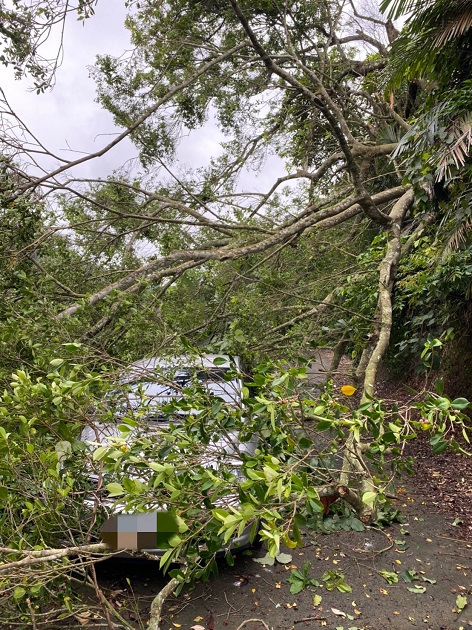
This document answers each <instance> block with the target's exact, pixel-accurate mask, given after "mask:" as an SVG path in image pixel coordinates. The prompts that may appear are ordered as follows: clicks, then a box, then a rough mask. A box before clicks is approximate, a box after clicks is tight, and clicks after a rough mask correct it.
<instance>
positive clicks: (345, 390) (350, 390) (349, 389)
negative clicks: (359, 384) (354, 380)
mask: <svg viewBox="0 0 472 630" xmlns="http://www.w3.org/2000/svg"><path fill="white" fill-rule="evenodd" d="M341 393H342V394H344V395H345V396H352V395H353V394H355V393H356V388H355V387H353V386H352V385H343V386H342V387H341Z"/></svg>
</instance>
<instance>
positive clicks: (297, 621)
mask: <svg viewBox="0 0 472 630" xmlns="http://www.w3.org/2000/svg"><path fill="white" fill-rule="evenodd" d="M326 619H327V617H318V616H316V617H303V619H295V621H294V622H293V625H295V624H296V623H303V622H304V621H325V620H326Z"/></svg>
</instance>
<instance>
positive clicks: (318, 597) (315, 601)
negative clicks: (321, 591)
mask: <svg viewBox="0 0 472 630" xmlns="http://www.w3.org/2000/svg"><path fill="white" fill-rule="evenodd" d="M322 599H323V598H322V597H321V595H313V606H319V605H320V604H321V600H322Z"/></svg>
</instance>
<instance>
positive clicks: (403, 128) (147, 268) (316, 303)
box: [0, 0, 472, 628]
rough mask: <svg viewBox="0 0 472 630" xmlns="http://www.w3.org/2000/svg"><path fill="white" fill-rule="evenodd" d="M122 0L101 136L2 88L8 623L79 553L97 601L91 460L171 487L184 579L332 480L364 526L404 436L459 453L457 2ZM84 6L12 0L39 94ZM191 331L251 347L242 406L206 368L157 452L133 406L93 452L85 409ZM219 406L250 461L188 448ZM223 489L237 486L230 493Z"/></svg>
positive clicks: (241, 351) (74, 602)
mask: <svg viewBox="0 0 472 630" xmlns="http://www.w3.org/2000/svg"><path fill="white" fill-rule="evenodd" d="M125 4H126V10H127V11H128V16H127V19H126V28H127V29H128V30H129V33H130V38H131V42H132V49H131V50H128V51H127V52H123V55H121V56H119V57H114V56H111V55H101V56H98V57H97V59H96V63H95V66H94V67H93V68H92V69H91V76H92V78H93V80H94V82H95V85H96V98H97V103H98V104H99V106H100V107H101V108H103V110H105V111H107V112H109V113H110V114H111V115H112V117H113V120H114V122H115V125H116V128H117V129H118V131H117V133H116V134H115V135H114V136H112V139H111V140H110V139H109V140H104V139H103V138H101V139H100V141H102V140H103V143H102V144H101V145H100V148H99V149H97V150H96V151H95V152H94V153H90V154H87V155H80V157H78V158H76V159H73V160H67V159H64V158H63V157H62V155H61V156H58V155H55V154H54V153H53V152H51V151H50V150H48V148H47V146H46V145H45V144H43V141H41V140H39V139H38V134H37V132H36V130H34V129H31V128H30V127H28V126H27V125H26V124H25V123H23V122H22V120H21V118H20V116H19V114H18V113H17V112H15V111H14V109H13V108H12V107H11V106H10V104H9V101H8V94H7V93H5V92H3V91H1V92H0V101H1V118H0V119H1V131H0V138H1V158H0V202H1V206H0V208H1V221H0V246H1V251H2V256H1V257H0V282H1V285H2V293H1V300H0V314H1V317H0V380H1V381H2V387H1V391H2V392H3V393H2V394H1V396H0V398H1V400H0V418H1V425H0V454H1V457H0V459H1V461H0V496H1V499H2V502H3V509H2V511H1V512H0V541H1V547H2V548H1V550H0V551H1V553H2V554H3V556H4V557H3V559H2V566H0V574H1V575H2V577H1V584H2V591H1V595H0V598H1V601H2V612H1V613H0V619H1V621H0V622H1V623H4V624H7V623H8V622H9V621H10V620H12V619H18V618H20V617H21V620H22V623H24V627H32V626H31V625H29V624H31V620H32V619H33V625H34V624H36V625H34V627H38V628H39V627H48V625H47V624H48V623H52V621H51V620H52V619H57V618H58V616H60V615H63V616H64V618H66V617H67V616H68V615H72V613H73V611H74V610H75V607H79V606H80V597H79V595H77V593H76V592H75V591H74V579H75V580H77V574H78V573H80V572H82V573H83V575H84V576H85V577H84V578H83V579H84V580H86V581H87V580H88V584H89V586H90V587H91V589H92V590H94V589H95V591H96V592H97V597H98V600H99V601H100V594H99V586H98V584H97V582H96V579H95V577H94V573H93V565H94V562H96V561H97V560H98V559H99V558H100V557H101V554H103V553H107V549H106V547H105V545H104V544H102V543H100V542H96V541H97V527H98V525H100V518H101V516H100V511H99V510H98V509H95V510H94V511H93V514H92V515H90V513H88V512H87V510H88V509H89V508H88V507H87V505H86V502H84V496H86V494H87V492H89V491H90V489H89V488H87V484H89V483H90V477H89V476H87V471H89V470H90V467H91V466H92V467H93V468H94V470H96V472H97V474H98V475H99V478H100V480H101V479H102V476H103V479H104V481H103V487H104V488H105V487H106V488H108V492H109V495H110V496H111V497H118V499H119V501H121V502H124V504H125V505H126V507H127V509H128V510H135V511H140V510H141V511H142V510H144V509H145V508H147V507H148V506H150V505H151V506H154V507H159V506H162V505H163V504H165V505H167V502H168V501H169V500H170V499H171V501H172V505H173V506H174V508H175V514H176V515H177V517H178V519H179V536H177V537H176V540H175V541H174V544H173V545H172V546H171V548H170V550H169V551H168V553H166V554H165V556H164V557H163V558H162V560H161V564H162V566H163V567H164V568H166V569H167V568H169V567H170V565H171V562H175V561H177V562H181V561H182V562H183V560H182V559H184V558H185V563H184V564H185V567H184V564H182V567H184V568H181V569H179V570H178V571H177V572H176V573H174V574H173V580H174V582H175V584H182V583H184V582H189V581H192V580H195V579H199V578H201V577H207V576H209V575H211V573H212V571H214V557H215V553H216V551H217V550H219V549H221V548H227V549H229V545H230V544H231V540H232V539H233V538H234V537H236V536H237V535H238V532H239V533H240V532H241V531H242V530H243V528H245V527H248V526H251V525H252V524H255V525H257V527H258V528H259V537H260V538H261V539H262V540H264V541H265V542H266V544H267V546H268V550H269V553H271V554H272V555H275V554H277V553H278V551H279V547H280V543H281V542H284V543H285V544H286V545H288V546H289V547H290V546H292V547H295V546H296V545H297V544H298V542H299V541H300V529H302V528H304V527H309V526H313V527H316V523H317V522H319V516H320V514H322V513H323V511H324V509H325V506H326V501H324V502H323V497H326V496H329V497H334V498H339V497H340V498H342V499H343V500H344V503H345V504H346V509H348V510H350V514H351V516H350V518H351V519H354V520H353V521H352V522H353V523H354V524H355V523H359V522H360V523H366V522H375V520H376V519H377V518H378V515H379V512H385V510H386V509H387V503H388V495H389V493H391V492H392V488H393V487H394V480H395V475H396V474H397V472H398V471H400V470H402V469H408V467H409V462H408V459H407V458H406V457H404V455H403V452H404V445H405V442H406V441H408V440H414V439H415V437H416V436H417V434H418V433H420V434H422V435H423V434H424V433H426V434H427V435H428V439H429V441H430V444H431V448H432V449H433V451H434V452H435V453H441V452H442V451H445V450H446V449H448V448H452V449H455V450H456V451H460V452H463V453H464V454H466V453H468V450H469V449H468V441H469V433H468V430H467V428H466V427H467V424H468V416H467V411H468V409H469V408H470V405H469V402H468V398H469V397H470V396H471V395H472V393H471V391H470V390H471V387H472V381H471V378H470V374H468V373H467V362H468V359H469V357H471V356H472V339H471V337H470V333H469V321H470V316H471V307H470V299H471V288H472V285H471V279H472V241H471V227H472V219H471V212H472V206H471V200H472V170H471V157H470V150H471V146H472V102H471V98H472V97H471V94H472V89H471V88H472V35H471V33H472V30H471V27H472V5H471V3H470V2H459V1H457V0H384V1H383V3H382V4H381V6H380V8H378V7H377V6H375V5H373V4H368V3H365V4H362V3H357V2H352V1H351V2H344V0H339V1H338V0H327V1H326V2H319V3H315V2H308V1H305V0H299V1H295V2H288V3H287V2H286V3H279V2H276V1H275V0H264V1H263V2H252V1H251V0H239V1H238V0H228V1H227V2H223V1H222V0H168V1H167V2H162V1H161V0H139V2H138V1H135V0H128V1H127V2H126V3H125ZM95 5H96V2H95V0H78V1H77V6H74V7H72V6H71V5H70V3H69V2H66V1H65V0H54V1H53V0H34V1H32V2H29V1H28V2H26V1H23V0H18V1H15V2H14V3H11V5H5V6H3V5H2V6H1V7H0V42H1V48H0V53H1V54H0V61H1V62H2V64H3V66H4V68H3V70H2V72H4V73H10V74H11V75H12V76H16V77H17V78H18V79H21V80H23V81H28V82H29V85H30V86H32V91H31V93H30V94H28V95H27V96H25V98H28V99H31V107H32V108H34V101H35V99H41V97H42V96H43V93H44V92H47V91H49V90H54V84H55V81H56V80H59V79H58V77H60V72H61V68H60V59H61V55H62V54H63V42H62V40H61V41H60V43H59V44H58V46H57V51H56V52H57V55H54V54H53V55H52V57H51V55H50V54H49V53H50V51H51V46H49V48H48V49H47V52H48V54H47V55H46V52H44V50H45V47H46V44H47V43H48V40H49V41H51V40H52V41H56V39H57V37H56V35H55V33H56V32H57V31H58V30H59V32H60V31H61V29H63V27H64V25H65V24H66V23H67V22H70V21H71V20H77V19H78V20H81V21H83V22H84V23H85V26H87V23H88V22H90V21H93V20H94V7H95ZM65 32H66V34H67V31H65ZM55 37H56V39H54V38H55ZM64 116H67V112H64ZM215 129H217V130H218V133H219V134H221V135H222V137H223V138H224V141H223V142H222V143H221V146H220V147H219V150H218V152H217V154H216V155H212V156H208V161H207V163H206V164H205V165H203V166H201V167H199V168H194V169H192V168H190V167H188V165H185V164H182V163H181V162H180V161H179V144H180V142H181V141H182V138H183V137H187V136H188V137H189V138H190V139H192V137H193V136H192V134H195V133H199V134H202V133H205V131H206V133H208V134H211V133H213V132H214V130H215ZM43 135H44V134H43ZM199 137H202V136H201V135H200V136H199ZM129 141H130V142H131V143H132V146H133V147H134V148H135V150H136V155H137V157H136V159H133V160H127V161H126V162H125V164H123V166H121V167H120V168H118V169H115V170H114V171H113V172H110V173H109V175H108V176H106V177H97V178H95V179H93V178H87V179H85V178H79V177H77V176H76V175H75V174H74V173H75V171H74V168H75V167H77V166H79V165H81V164H85V163H87V162H90V163H97V164H98V163H99V162H100V160H101V158H103V157H104V156H105V157H106V156H107V154H108V153H109V152H110V151H112V149H114V148H115V147H116V146H118V145H120V143H125V142H129ZM273 172H277V174H276V175H275V176H274V177H273V180H272V183H271V184H270V185H269V186H267V187H266V188H265V189H263V190H262V189H261V187H260V186H258V185H257V184H255V182H256V183H257V181H258V177H261V181H262V174H263V175H264V177H263V181H267V178H268V177H270V175H271V173H273ZM318 348H325V349H330V350H331V351H332V361H331V365H330V366H329V372H330V375H331V376H333V377H334V384H333V381H329V382H328V385H327V388H326V389H325V390H324V391H323V392H318V391H312V390H311V389H310V387H307V386H306V384H305V381H306V373H307V366H308V365H309V363H310V361H311V360H312V359H313V357H314V356H315V352H316V350H317V349H318ZM199 353H200V354H202V353H203V354H213V355H215V354H216V355H218V354H223V355H229V356H231V357H240V363H234V364H233V368H232V369H233V370H234V371H238V375H237V377H238V378H241V379H242V380H243V381H244V387H243V389H242V395H243V400H242V404H241V406H240V407H239V408H237V409H235V408H233V407H231V406H228V405H226V404H225V403H223V402H222V401H221V400H216V402H215V400H214V398H212V397H211V396H209V395H208V393H207V392H205V391H204V390H202V388H201V387H199V386H198V384H195V383H194V385H193V387H189V388H187V389H186V390H185V392H184V394H185V397H184V399H183V400H181V401H178V402H175V405H177V406H178V405H181V408H182V405H185V404H187V409H190V410H198V413H193V411H192V413H190V415H188V416H186V421H185V422H184V423H183V424H176V425H173V424H172V423H171V425H170V428H168V429H166V430H165V431H163V437H162V440H163V441H164V443H165V445H166V447H165V448H163V442H162V441H160V442H158V443H154V444H151V443H149V439H148V438H147V437H146V436H144V437H143V436H141V437H138V438H136V439H134V440H131V441H130V439H129V437H130V436H129V434H130V432H131V428H130V427H133V428H134V427H135V426H136V423H139V420H140V418H139V414H138V416H137V417H130V418H128V419H127V421H128V424H127V423H126V422H124V424H123V425H121V427H122V428H121V429H120V430H121V434H120V436H119V437H116V438H115V440H111V441H110V443H109V444H108V445H106V446H103V445H98V444H95V452H94V454H93V461H91V459H92V455H91V449H90V446H89V445H87V444H85V443H84V441H83V440H81V439H80V438H81V432H82V430H83V428H84V427H85V426H87V425H90V424H91V423H92V422H96V421H97V418H98V419H99V421H100V420H102V421H103V420H108V421H110V418H113V414H114V413H115V414H116V409H115V410H114V409H113V406H112V405H111V404H110V398H111V397H112V396H111V395H110V392H113V391H114V390H116V383H117V379H118V380H119V378H120V374H122V373H123V372H124V371H125V370H126V369H127V366H129V365H130V364H131V363H133V362H135V361H138V360H140V359H142V358H144V357H166V356H167V357H169V356H180V355H190V354H191V355H198V354H199ZM342 357H348V358H349V360H350V362H351V363H350V364H351V365H352V369H351V372H350V374H349V375H346V374H345V376H344V377H343V378H344V381H343V382H341V383H340V382H339V379H338V380H336V373H337V370H338V367H339V363H340V361H341V359H342ZM239 370H241V371H242V372H241V373H239ZM381 370H382V373H383V374H388V375H389V378H392V379H394V378H397V379H398V378H402V379H403V380H405V379H408V378H409V379H410V380H411V382H415V383H416V384H418V383H421V387H422V388H424V392H423V395H422V396H421V398H419V399H418V401H417V403H416V407H415V410H414V413H413V414H412V415H411V414H410V411H411V410H405V409H399V408H397V407H395V406H393V407H392V406H388V405H386V404H384V403H383V402H382V400H380V399H379V398H378V391H377V382H378V378H379V374H380V371H381ZM230 377H231V374H230ZM232 378H234V375H233V376H232ZM341 386H342V387H341ZM339 387H341V389H339ZM168 407H169V409H167V410H166V413H168V414H169V415H172V414H173V413H175V411H176V408H175V406H174V407H173V406H172V405H169V406H168ZM192 414H193V415H192ZM202 418H203V419H204V421H202ZM125 420H126V418H125ZM229 429H231V431H233V432H236V433H237V434H238V439H239V440H240V441H241V443H245V442H249V441H251V440H253V439H254V436H257V439H258V448H257V449H256V451H255V452H254V453H252V454H248V455H243V456H242V462H241V464H240V465H241V470H242V471H243V475H242V478H241V476H240V475H235V474H234V470H233V468H234V465H233V464H231V465H230V464H228V463H225V462H224V461H223V462H222V463H221V467H220V468H219V470H218V475H217V476H216V475H215V474H214V471H212V469H208V467H205V465H204V462H202V450H203V451H204V448H205V444H206V445H208V443H209V442H211V440H212V436H215V435H219V434H220V433H221V432H222V431H227V430H229ZM320 440H321V441H320ZM333 457H336V458H340V460H341V463H340V465H339V466H338V468H336V465H335V464H333ZM232 466H233V468H232ZM100 483H102V482H101V481H100ZM202 488H203V490H202ZM229 494H233V495H236V496H238V499H239V504H238V505H239V507H237V508H234V509H233V510H230V509H229V508H228V509H222V508H221V505H222V501H224V497H225V496H227V495H229ZM200 505H201V506H202V507H201V508H198V506H200ZM354 526H355V525H354ZM257 527H254V528H253V529H254V532H253V535H255V534H256V530H257ZM197 538H198V540H199V541H202V540H204V541H205V545H206V549H207V552H206V554H203V556H204V557H203V561H202V557H201V556H202V554H201V553H200V552H198V550H197V551H196V549H197V548H196V544H197V543H196V542H195V541H196V540H197ZM199 544H201V542H199ZM226 555H227V560H228V562H231V561H232V556H231V552H230V551H228V552H227V554H226ZM72 563H74V568H75V569H76V571H77V573H76V574H74V573H71V571H70V568H71V564H72ZM74 576H75V577H74ZM64 580H66V581H67V584H68V586H67V587H64V588H65V590H64V591H61V592H60V593H58V592H57V589H56V588H55V586H54V585H55V584H57V583H61V584H64ZM156 610H157V605H156ZM106 611H107V619H109V620H110V619H111V617H110V615H111V616H112V617H113V615H114V614H115V613H114V611H113V610H110V609H109V608H106ZM115 612H116V611H115ZM117 614H118V613H117ZM156 615H157V613H156V612H155V611H154V613H153V614H152V615H151V622H150V625H149V627H150V628H151V627H153V628H157V627H158V626H157V624H158V616H157V621H156ZM122 621H123V620H122V619H121V622H122ZM109 623H110V624H111V623H112V622H111V621H109ZM152 624H155V625H152ZM5 627H7V626H5ZM51 627H52V626H51ZM109 627H113V626H112V625H110V626H109ZM129 627H132V626H129Z"/></svg>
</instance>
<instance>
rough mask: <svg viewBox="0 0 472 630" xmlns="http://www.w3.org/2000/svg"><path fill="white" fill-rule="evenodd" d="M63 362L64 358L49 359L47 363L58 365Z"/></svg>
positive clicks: (53, 365)
mask: <svg viewBox="0 0 472 630" xmlns="http://www.w3.org/2000/svg"><path fill="white" fill-rule="evenodd" d="M63 363H64V359H53V360H52V361H49V365H52V367H59V366H60V365H62V364H63Z"/></svg>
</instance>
